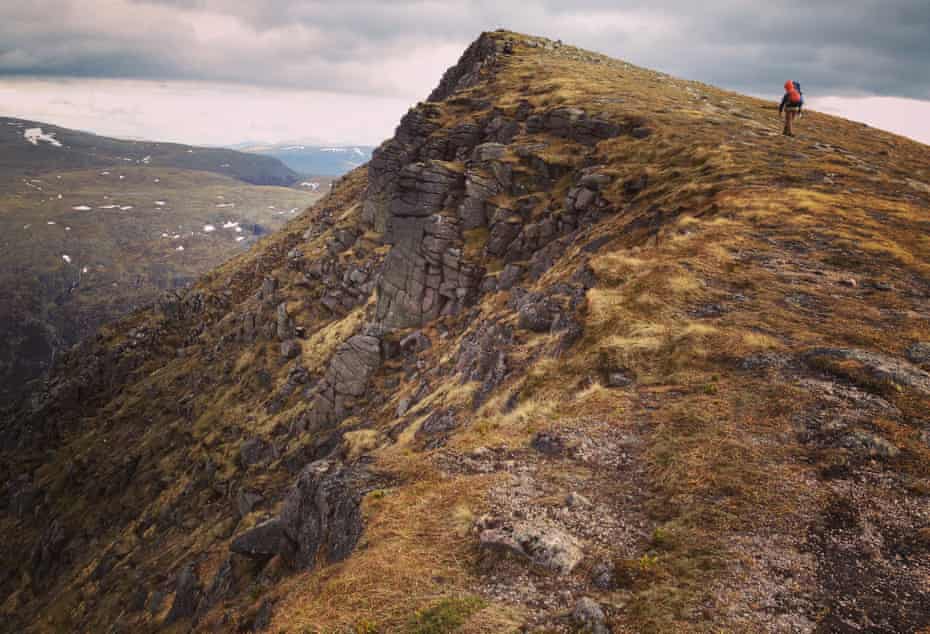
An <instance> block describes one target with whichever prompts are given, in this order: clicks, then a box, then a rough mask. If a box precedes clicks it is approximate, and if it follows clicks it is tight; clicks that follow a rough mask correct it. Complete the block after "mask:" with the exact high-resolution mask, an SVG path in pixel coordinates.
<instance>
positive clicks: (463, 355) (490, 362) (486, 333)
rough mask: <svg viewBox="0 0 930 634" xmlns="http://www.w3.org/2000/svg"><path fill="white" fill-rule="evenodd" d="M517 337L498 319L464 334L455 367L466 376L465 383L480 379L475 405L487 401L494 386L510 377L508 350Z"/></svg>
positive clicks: (463, 376) (474, 399) (460, 373)
mask: <svg viewBox="0 0 930 634" xmlns="http://www.w3.org/2000/svg"><path fill="white" fill-rule="evenodd" d="M513 341H514V338H513V330H512V329H511V328H510V327H509V326H505V325H500V324H496V323H483V324H481V325H480V326H479V327H478V329H477V330H475V331H474V332H471V333H469V334H467V335H466V336H465V337H464V338H463V340H462V344H461V346H460V347H459V353H458V358H457V360H456V363H455V371H456V372H458V373H459V375H460V376H461V377H462V379H461V380H462V382H463V383H467V382H470V381H477V382H478V383H479V387H478V389H477V390H476V391H475V395H474V398H473V403H472V405H473V407H475V408H477V407H479V406H480V405H481V404H482V403H484V401H485V400H486V399H487V397H488V396H489V395H490V393H491V392H492V391H493V390H494V388H496V387H497V386H498V385H500V384H501V383H502V382H503V381H504V380H505V379H506V378H507V374H508V372H509V371H510V366H509V357H508V354H507V353H508V350H509V348H510V346H511V345H512V344H513Z"/></svg>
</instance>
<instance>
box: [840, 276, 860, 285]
mask: <svg viewBox="0 0 930 634" xmlns="http://www.w3.org/2000/svg"><path fill="white" fill-rule="evenodd" d="M840 284H842V285H843V286H849V287H850V288H856V286H857V285H858V282H856V280H855V278H852V277H849V278H846V279H842V280H840Z"/></svg>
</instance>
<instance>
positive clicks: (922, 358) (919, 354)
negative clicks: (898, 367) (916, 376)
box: [907, 341, 930, 365]
mask: <svg viewBox="0 0 930 634" xmlns="http://www.w3.org/2000/svg"><path fill="white" fill-rule="evenodd" d="M907 358H908V360H909V361H910V362H911V363H916V364H918V365H923V364H924V363H930V341H918V342H917V343H914V344H912V345H911V346H910V347H909V348H908V349H907Z"/></svg>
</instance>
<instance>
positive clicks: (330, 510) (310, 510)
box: [229, 460, 374, 569]
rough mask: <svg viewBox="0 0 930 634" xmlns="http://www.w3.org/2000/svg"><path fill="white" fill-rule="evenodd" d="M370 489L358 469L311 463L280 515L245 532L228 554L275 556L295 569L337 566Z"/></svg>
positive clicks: (356, 531)
mask: <svg viewBox="0 0 930 634" xmlns="http://www.w3.org/2000/svg"><path fill="white" fill-rule="evenodd" d="M373 484H374V478H373V477H372V475H371V474H370V473H369V472H368V471H367V470H366V469H365V468H364V467H363V466H360V465H353V466H348V467H347V466H343V465H342V464H341V463H339V462H335V461H329V460H318V461H316V462H313V463H311V464H309V465H307V466H306V467H304V469H303V471H301V473H300V475H299V476H298V477H297V480H296V481H295V482H294V484H293V485H292V486H291V489H290V491H289V492H288V494H287V496H286V497H285V500H284V506H283V507H282V509H281V513H280V515H279V516H278V517H275V518H273V519H270V520H267V521H265V522H262V523H261V524H259V525H257V526H255V527H254V528H252V529H250V530H247V531H245V532H244V533H242V534H241V535H239V536H238V537H236V538H235V539H234V540H233V541H232V543H231V544H230V546H229V549H230V550H231V551H232V552H234V553H239V554H241V555H246V556H248V557H251V558H254V559H268V558H271V557H274V556H276V555H279V556H281V557H282V558H283V559H284V560H285V561H286V562H288V563H289V564H290V565H291V566H293V567H295V568H300V569H305V568H312V567H313V566H314V565H315V564H316V563H317V562H318V561H320V560H322V561H326V562H335V561H341V560H342V559H345V558H346V557H348V556H349V555H350V554H351V553H352V551H353V550H354V549H355V546H356V544H357V543H358V540H359V537H361V535H362V530H363V525H362V514H361V502H362V498H363V497H364V495H365V493H367V492H368V491H369V490H370V489H371V488H372V486H373Z"/></svg>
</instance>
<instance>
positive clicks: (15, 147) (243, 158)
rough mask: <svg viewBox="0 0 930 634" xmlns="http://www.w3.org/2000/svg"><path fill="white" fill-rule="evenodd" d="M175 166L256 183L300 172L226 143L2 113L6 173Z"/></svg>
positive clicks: (287, 180) (0, 159) (1, 154)
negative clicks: (82, 127)
mask: <svg viewBox="0 0 930 634" xmlns="http://www.w3.org/2000/svg"><path fill="white" fill-rule="evenodd" d="M138 165H145V166H151V167H170V168H176V169H186V170H199V171H204V172H215V173H217V174H222V175H223V176H228V177H230V178H235V179H236V180H240V181H243V182H245V183H250V184H252V185H280V186H285V187H286V186H288V185H292V184H293V183H294V182H295V181H296V180H297V174H296V173H294V172H293V171H292V170H290V169H288V168H287V167H286V166H285V165H284V164H282V163H281V162H280V161H277V160H275V159H274V158H272V157H267V156H258V155H255V154H249V153H247V152H237V151H235V150H227V149H225V148H208V147H197V146H192V145H181V144H178V143H156V142H152V141H128V140H123V139H113V138H109V137H103V136H97V135H96V134H90V133H88V132H81V131H78V130H69V129H67V128H60V127H58V126H55V125H50V124H48V123H40V122H36V121H26V120H24V119H10V118H7V117H0V178H2V179H3V180H7V179H8V178H9V177H11V176H12V177H15V176H24V175H32V176H34V175H36V174H37V173H38V172H48V171H53V170H67V169H95V168H98V167H113V166H122V167H132V166H138Z"/></svg>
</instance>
